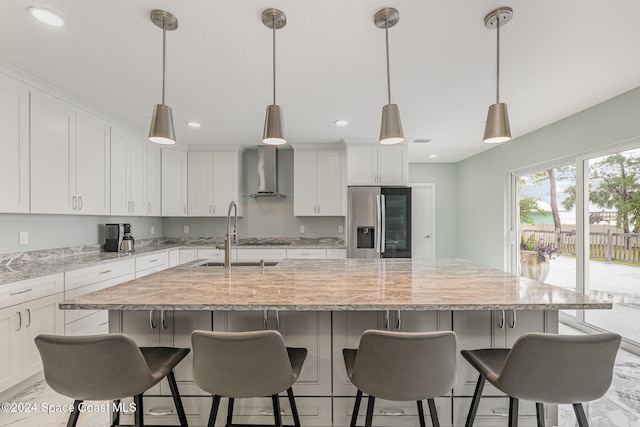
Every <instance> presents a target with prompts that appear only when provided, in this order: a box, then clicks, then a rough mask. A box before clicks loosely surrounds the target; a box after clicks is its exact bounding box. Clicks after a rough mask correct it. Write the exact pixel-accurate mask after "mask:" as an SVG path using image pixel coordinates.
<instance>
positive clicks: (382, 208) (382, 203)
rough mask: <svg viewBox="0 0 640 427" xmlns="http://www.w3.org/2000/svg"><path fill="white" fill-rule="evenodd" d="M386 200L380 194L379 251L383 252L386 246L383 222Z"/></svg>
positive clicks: (385, 218) (385, 215) (384, 221)
mask: <svg viewBox="0 0 640 427" xmlns="http://www.w3.org/2000/svg"><path fill="white" fill-rule="evenodd" d="M386 206H387V201H386V199H385V196H384V194H381V195H380V225H381V227H380V253H381V254H383V253H384V250H385V248H386V247H387V240H386V235H387V234H386V230H385V223H386V222H387V210H386Z"/></svg>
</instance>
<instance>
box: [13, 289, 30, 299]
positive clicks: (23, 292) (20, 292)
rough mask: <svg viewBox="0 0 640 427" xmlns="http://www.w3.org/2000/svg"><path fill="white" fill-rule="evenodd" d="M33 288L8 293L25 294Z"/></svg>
mask: <svg viewBox="0 0 640 427" xmlns="http://www.w3.org/2000/svg"><path fill="white" fill-rule="evenodd" d="M32 290H33V288H29V289H24V290H22V291H18V292H11V293H10V294H9V296H11V297H14V296H16V295H20V294H26V293H27V292H31V291H32Z"/></svg>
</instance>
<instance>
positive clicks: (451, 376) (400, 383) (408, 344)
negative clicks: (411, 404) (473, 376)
mask: <svg viewBox="0 0 640 427" xmlns="http://www.w3.org/2000/svg"><path fill="white" fill-rule="evenodd" d="M351 379H352V381H353V383H354V385H355V386H356V387H358V389H360V390H362V391H363V392H365V393H367V394H370V395H372V396H375V397H378V398H382V399H387V400H396V401H412V400H415V401H417V400H423V399H431V398H434V397H438V396H442V395H444V394H446V393H448V392H449V391H451V388H452V387H453V384H454V383H455V381H456V336H455V334H454V333H453V332H451V331H447V332H417V333H415V332H394V331H380V330H367V331H365V332H364V333H363V334H362V338H361V339H360V346H359V347H358V352H357V354H356V361H355V365H354V368H353V375H352V378H351Z"/></svg>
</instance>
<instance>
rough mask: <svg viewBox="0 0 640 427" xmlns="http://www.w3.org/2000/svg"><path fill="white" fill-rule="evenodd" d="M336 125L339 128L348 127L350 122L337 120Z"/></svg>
mask: <svg viewBox="0 0 640 427" xmlns="http://www.w3.org/2000/svg"><path fill="white" fill-rule="evenodd" d="M335 124H336V125H338V126H346V125H348V124H349V122H348V121H347V120H336V121H335Z"/></svg>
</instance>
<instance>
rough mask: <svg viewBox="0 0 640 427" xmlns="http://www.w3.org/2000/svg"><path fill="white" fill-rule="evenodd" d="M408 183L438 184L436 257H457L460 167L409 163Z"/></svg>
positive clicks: (449, 164) (436, 190) (436, 188)
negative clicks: (458, 168)
mask: <svg viewBox="0 0 640 427" xmlns="http://www.w3.org/2000/svg"><path fill="white" fill-rule="evenodd" d="M409 182H410V183H411V184H413V183H425V184H435V193H436V201H435V202H436V230H435V233H436V258H452V257H455V256H457V250H456V244H457V241H456V234H457V231H456V227H457V224H456V216H457V210H458V209H457V198H456V191H457V185H456V182H457V165H456V164H455V163H409Z"/></svg>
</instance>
